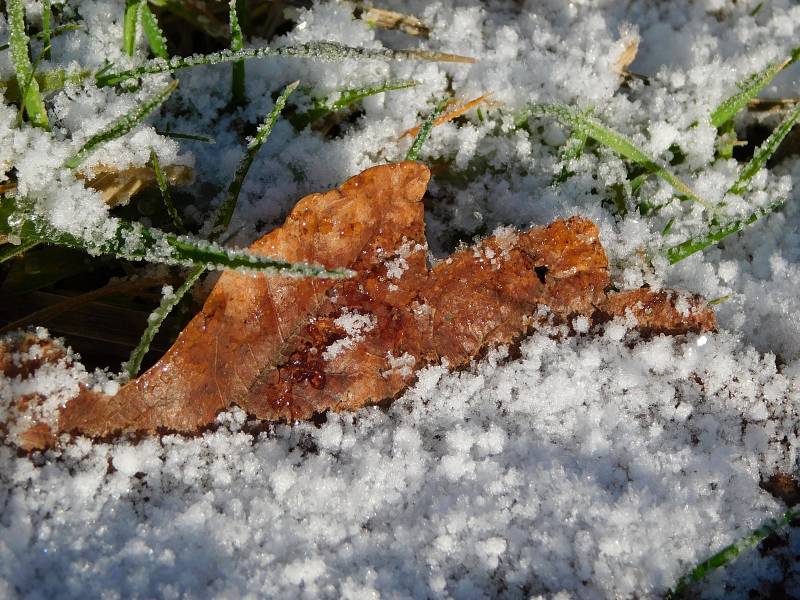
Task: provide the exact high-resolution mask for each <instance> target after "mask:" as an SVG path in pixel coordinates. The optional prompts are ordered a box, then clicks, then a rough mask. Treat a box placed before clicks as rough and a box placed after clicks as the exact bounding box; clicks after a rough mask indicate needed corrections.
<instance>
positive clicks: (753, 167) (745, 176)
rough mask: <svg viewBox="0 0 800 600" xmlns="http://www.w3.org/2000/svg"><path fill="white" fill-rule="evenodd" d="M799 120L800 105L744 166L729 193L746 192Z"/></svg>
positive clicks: (738, 193) (739, 193) (787, 116)
mask: <svg viewBox="0 0 800 600" xmlns="http://www.w3.org/2000/svg"><path fill="white" fill-rule="evenodd" d="M798 118H800V104H798V105H797V106H795V107H794V110H792V111H790V112H789V114H788V115H786V118H784V119H783V121H781V123H780V124H779V125H778V126H777V127H776V128H775V129H774V130H773V132H772V133H771V134H770V136H769V137H768V138H767V140H766V141H765V142H764V143H763V144H761V146H760V147H759V148H758V149H757V150H756V152H755V154H754V155H753V158H752V159H750V162H749V163H747V164H746V165H745V166H744V168H743V169H742V172H741V173H740V174H739V178H738V179H737V180H736V183H734V184H733V186H731V188H730V189H729V190H728V193H730V194H737V195H741V194H743V193H744V192H745V190H746V189H747V184H748V183H749V181H750V180H751V179H752V178H753V176H754V175H755V174H756V173H758V172H759V171H760V170H761V168H762V167H763V166H764V165H765V164H767V161H768V160H769V159H770V157H771V156H772V155H773V154H775V151H776V150H777V149H778V146H780V144H781V142H782V141H783V140H784V138H785V137H786V136H787V135H788V134H789V132H790V131H791V130H792V127H794V125H795V123H797V119H798Z"/></svg>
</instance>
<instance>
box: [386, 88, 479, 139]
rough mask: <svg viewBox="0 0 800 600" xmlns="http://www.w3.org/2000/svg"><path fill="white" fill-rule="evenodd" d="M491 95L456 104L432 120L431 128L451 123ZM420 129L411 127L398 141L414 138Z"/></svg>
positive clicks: (418, 126)
mask: <svg viewBox="0 0 800 600" xmlns="http://www.w3.org/2000/svg"><path fill="white" fill-rule="evenodd" d="M491 95H492V94H491V93H488V94H483V95H482V96H478V97H477V98H473V99H472V100H470V101H469V102H464V103H463V104H458V105H457V106H456V107H455V108H452V109H450V110H448V111H447V112H446V113H444V114H443V115H442V116H440V117H438V118H436V119H434V121H433V126H434V127H438V126H439V125H442V124H444V123H447V122H448V121H452V120H453V119H455V118H456V117H460V116H461V115H463V114H464V113H465V112H467V111H469V110H472V109H473V108H475V107H476V106H478V105H479V104H480V103H481V102H484V101H486V100H487V99H488V98H489V96H491ZM421 127H422V126H421V125H417V126H416V127H412V128H411V129H408V130H406V131H404V132H403V133H402V134H400V139H402V138H404V137H414V136H416V135H417V134H418V133H419V130H420V129H421Z"/></svg>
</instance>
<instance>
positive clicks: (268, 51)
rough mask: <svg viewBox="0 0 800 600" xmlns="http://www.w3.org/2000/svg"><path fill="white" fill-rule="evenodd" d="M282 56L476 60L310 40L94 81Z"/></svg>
mask: <svg viewBox="0 0 800 600" xmlns="http://www.w3.org/2000/svg"><path fill="white" fill-rule="evenodd" d="M272 56H280V57H286V58H311V59H316V60H320V61H325V62H340V61H343V60H428V61H435V62H474V61H472V60H471V59H469V60H467V59H465V58H464V57H459V56H454V55H449V54H438V53H435V52H427V51H423V50H389V49H388V48H354V47H352V46H345V45H343V44H339V43H338V42H309V43H307V44H300V45H297V46H282V47H280V48H269V47H266V48H245V49H243V50H239V51H238V52H232V51H231V50H222V51H220V52H213V53H211V54H204V55H199V56H185V57H173V58H171V59H170V60H169V61H163V60H151V61H148V62H146V63H144V64H143V65H142V66H140V67H136V68H134V69H129V70H126V71H118V72H104V73H102V74H100V73H98V74H97V75H96V76H95V81H96V83H97V85H98V86H99V87H105V86H109V85H116V84H118V83H122V82H124V81H129V80H132V79H137V78H139V77H142V76H144V75H152V74H155V73H174V72H175V71H179V70H181V69H189V68H192V67H196V66H198V65H216V64H221V63H228V62H235V61H237V60H249V59H255V58H267V57H272Z"/></svg>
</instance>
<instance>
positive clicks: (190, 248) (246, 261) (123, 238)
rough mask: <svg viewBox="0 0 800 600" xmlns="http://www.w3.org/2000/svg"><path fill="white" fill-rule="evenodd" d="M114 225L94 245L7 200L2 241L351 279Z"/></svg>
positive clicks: (1, 216) (0, 204)
mask: <svg viewBox="0 0 800 600" xmlns="http://www.w3.org/2000/svg"><path fill="white" fill-rule="evenodd" d="M20 202H21V204H22V205H24V206H21V205H20V204H19V203H20ZM116 223H117V226H116V230H115V233H114V236H113V237H111V238H109V239H104V240H102V241H100V242H97V243H92V242H88V241H87V240H85V239H82V238H79V237H77V236H75V235H72V234H70V233H67V232H64V231H60V230H57V229H55V228H53V226H52V225H50V223H49V222H48V221H47V220H46V219H44V218H43V217H42V216H41V215H39V214H37V213H36V212H35V211H34V210H32V208H31V205H30V204H29V203H27V201H25V200H24V199H22V200H20V199H15V198H9V197H6V198H3V199H2V200H0V235H6V236H17V237H18V238H19V239H20V240H22V242H23V243H24V242H28V241H32V240H36V241H39V242H43V243H46V244H55V245H58V246H67V247H69V248H78V249H80V250H84V251H86V252H88V253H90V254H93V255H98V254H111V255H114V256H117V257H119V258H123V259H126V260H133V261H138V260H146V261H148V262H156V263H163V264H168V265H180V266H204V267H206V268H208V269H242V270H251V271H261V272H266V273H273V274H281V275H290V276H297V277H308V276H315V277H346V276H348V275H349V271H347V270H345V269H333V270H326V269H324V268H323V267H320V266H318V265H309V264H301V263H289V262H286V261H283V260H279V259H274V258H270V257H268V256H261V255H257V254H253V253H251V252H249V251H247V250H235V249H231V248H224V247H222V246H220V245H218V244H214V243H213V242H208V241H206V240H201V239H198V238H196V237H194V236H188V235H177V234H172V233H166V232H164V231H161V230H160V229H155V228H152V227H145V226H143V225H141V224H140V223H136V222H131V221H125V220H123V219H117V220H116Z"/></svg>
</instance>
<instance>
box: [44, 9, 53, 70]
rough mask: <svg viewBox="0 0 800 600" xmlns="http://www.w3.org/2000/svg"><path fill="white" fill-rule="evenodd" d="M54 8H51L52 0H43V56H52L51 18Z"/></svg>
mask: <svg viewBox="0 0 800 600" xmlns="http://www.w3.org/2000/svg"><path fill="white" fill-rule="evenodd" d="M52 16H53V14H52V10H51V9H50V0H42V43H43V44H44V50H42V58H45V59H49V58H50V43H51V42H50V36H51V30H50V19H51V18H52Z"/></svg>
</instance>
